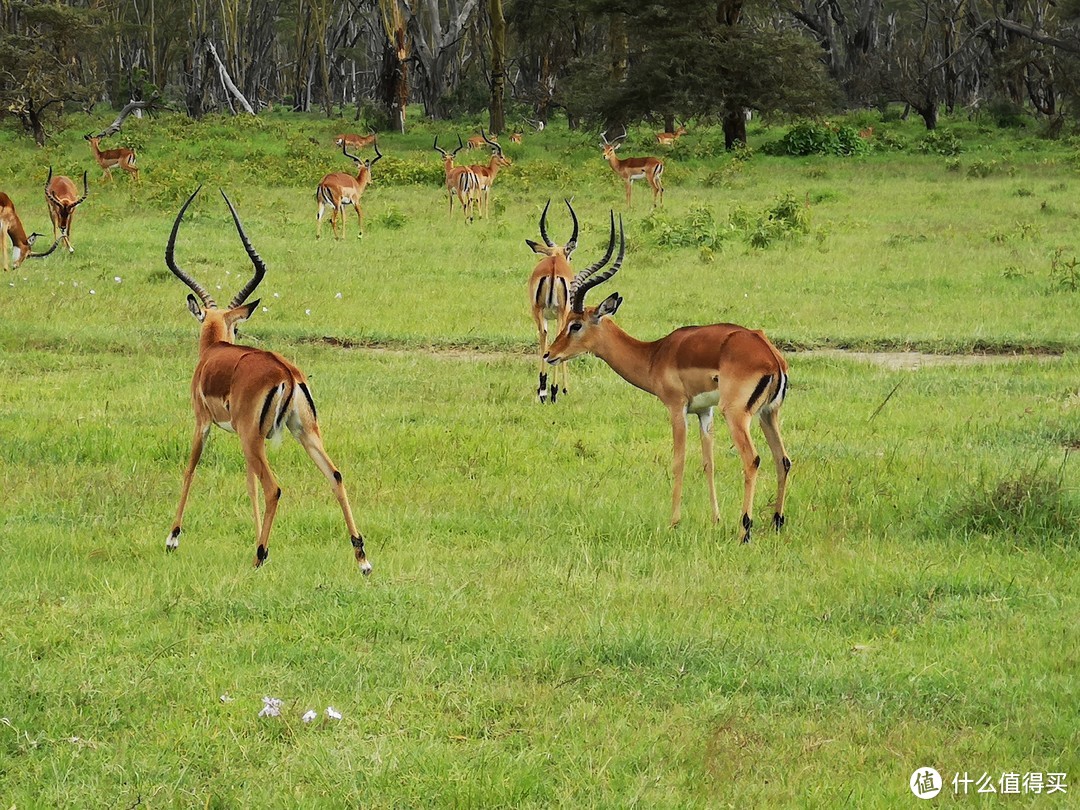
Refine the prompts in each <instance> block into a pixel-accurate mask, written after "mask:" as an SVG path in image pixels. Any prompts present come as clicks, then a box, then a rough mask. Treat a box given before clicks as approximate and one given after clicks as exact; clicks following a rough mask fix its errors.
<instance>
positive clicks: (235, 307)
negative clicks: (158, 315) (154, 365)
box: [165, 186, 371, 574]
mask: <svg viewBox="0 0 1080 810" xmlns="http://www.w3.org/2000/svg"><path fill="white" fill-rule="evenodd" d="M199 188H200V189H201V188H202V187H201V186H200V187H199ZM198 193H199V189H195V194H192V195H191V196H190V197H189V198H188V201H187V202H186V203H184V207H183V208H181V209H180V213H179V214H177V216H176V221H175V222H174V223H173V227H172V233H171V234H170V235H169V244H168V247H166V249H165V263H166V264H167V265H168V266H169V269H170V270H172V271H173V273H174V274H175V275H176V277H177V278H178V279H180V280H181V281H182V282H184V283H185V284H186V285H187V286H188V287H190V288H191V290H192V292H193V293H194V295H192V294H188V297H187V302H188V309H189V310H191V314H192V315H194V316H195V318H196V319H197V320H198V321H199V323H201V324H202V328H201V331H200V334H199V362H198V365H196V366H195V375H194V377H192V379H191V405H192V408H193V409H194V410H195V438H194V440H193V441H192V445H191V459H190V461H188V465H187V470H186V471H185V472H184V483H183V486H182V487H181V490H180V506H179V507H178V508H177V510H176V520H175V521H174V522H173V528H172V531H170V532H169V536H168V537H167V538H166V540H165V548H166V550H167V551H174V550H175V549H177V548H178V547H179V545H180V530H181V522H182V520H183V517H184V506H185V505H186V503H187V498H188V492H189V490H190V488H191V479H192V477H193V476H194V475H195V468H196V466H198V463H199V458H200V457H201V456H202V452H203V447H204V445H205V443H206V438H207V435H208V434H209V433H210V427H211V425H215V424H216V425H217V426H218V427H220V428H224V429H225V430H227V431H229V432H231V433H236V434H237V435H238V436H239V437H240V444H241V446H242V447H243V449H244V459H245V460H246V461H247V489H248V496H249V497H250V498H251V509H252V513H253V514H254V517H255V533H256V536H257V537H258V547H257V549H256V552H255V567H256V568H257V567H259V566H260V565H262V564H263V563H264V562H265V561H266V557H267V555H268V554H269V551H268V549H269V544H270V529H271V528H272V527H273V525H274V516H275V515H276V514H277V507H278V501H279V500H280V499H281V488H280V487H279V486H278V483H277V479H276V478H275V477H274V473H273V472H272V471H271V469H270V463H269V462H268V461H267V458H266V440H267V439H270V438H273V437H275V436H277V435H278V434H279V433H281V431H282V429H284V428H288V429H289V431H290V432H291V433H292V434H293V436H295V437H296V439H297V441H299V442H300V444H301V445H302V446H303V448H304V450H306V451H307V454H308V455H309V456H310V457H311V460H312V461H313V462H315V466H316V467H318V468H319V470H321V471H322V473H323V475H325V476H326V477H327V479H328V480H329V481H330V486H331V487H333V489H334V495H336V496H337V499H338V503H339V504H341V511H342V512H343V513H344V515H345V526H346V527H347V528H348V530H349V538H350V540H351V541H352V546H353V549H354V553H355V556H356V562H357V564H359V566H360V570H361V571H362V572H363V573H364V574H369V573H371V564H370V563H368V561H367V557H366V556H365V554H364V538H363V537H361V535H360V532H359V531H357V529H356V523H355V522H354V521H353V516H352V509H351V508H350V507H349V499H348V496H347V495H346V494H345V485H344V484H343V483H342V482H341V473H340V472H338V469H337V467H336V466H334V462H333V461H331V460H330V457H329V456H328V455H327V454H326V450H324V449H323V443H322V435H321V434H320V432H319V425H318V422H317V421H316V416H315V401H314V400H313V399H312V398H311V391H310V390H309V389H308V385H307V379H306V378H305V377H304V372H302V371H301V370H300V369H299V368H297V367H296V366H294V365H293V364H292V363H290V362H289V361H288V360H286V359H285V358H284V357H282V356H281V355H280V354H277V353H276V352H269V351H265V350H263V349H255V348H252V347H250V346H238V345H236V343H235V340H236V326H237V324H239V323H241V322H242V321H246V320H247V319H248V318H250V317H251V314H252V313H253V312H254V311H255V309H256V308H257V307H258V305H259V302H258V300H255V301H252V302H251V303H249V304H245V303H244V301H246V300H247V297H248V296H249V295H251V294H252V293H253V292H254V291H255V288H256V287H258V286H259V282H261V281H262V279H263V276H264V275H265V274H266V265H265V264H264V263H263V260H262V259H261V258H260V257H259V254H258V253H256V252H255V248H253V247H252V246H251V242H249V241H248V238H247V235H246V234H245V233H244V228H243V226H242V225H241V224H240V218H239V216H237V213H236V209H235V208H233V205H232V203H231V202H229V198H228V197H225V192H224V191H223V192H221V196H222V197H225V202H226V204H227V205H228V206H229V211H230V213H232V218H233V222H234V223H236V230H237V232H238V233H239V234H240V241H241V242H243V244H244V250H246V251H247V254H248V257H249V258H250V259H251V263H252V265H254V267H255V273H254V275H253V276H252V278H251V280H250V281H249V282H248V283H247V284H245V285H244V286H243V287H242V288H241V289H240V291H239V292H238V293H237V294H236V295H235V296H234V297H233V299H232V301H230V302H229V305H228V307H227V308H225V309H220V308H219V307H218V305H217V304H216V303H214V299H213V298H211V297H210V294H209V293H208V292H207V291H206V288H205V287H203V286H202V285H201V284H199V283H198V282H197V281H195V279H193V278H192V277H191V276H189V275H188V274H187V273H185V272H184V271H183V270H181V269H180V267H178V266H177V264H176V261H175V259H174V258H173V249H174V248H175V246H176V234H177V231H178V230H179V229H180V221H181V220H182V219H183V218H184V212H185V211H187V208H188V206H189V205H191V201H192V200H194V199H195V195H196V194H198ZM196 296H198V298H196ZM256 482H258V483H260V484H262V491H263V501H264V503H265V505H266V515H265V516H264V517H261V518H260V516H259V498H258V494H257V492H256V488H255V487H256Z"/></svg>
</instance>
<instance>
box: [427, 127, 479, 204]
mask: <svg viewBox="0 0 1080 810" xmlns="http://www.w3.org/2000/svg"><path fill="white" fill-rule="evenodd" d="M432 148H433V149H434V150H435V151H436V152H438V153H439V154H440V155H442V157H443V171H444V172H445V173H446V192H447V194H449V195H450V212H449V213H450V215H451V216H453V214H454V197H455V195H456V196H457V198H458V202H460V203H461V210H462V212H463V213H464V214H465V219H466V220H469V219H472V217H471V216H470V214H469V209H470V208H475V203H476V195H477V180H476V175H475V174H473V173H472V172H471V171H470V170H469V167H468V166H455V165H454V158H455V157H457V153H458V152H460V151H461V150H462V149H464V148H465V145H464V144H463V143H462V142H461V136H460V135H459V136H458V148H457V149H455V150H454V151H453V152H447V151H446V150H445V149H442V148H441V147H440V146H439V136H438V135H436V136H435V144H434V146H432Z"/></svg>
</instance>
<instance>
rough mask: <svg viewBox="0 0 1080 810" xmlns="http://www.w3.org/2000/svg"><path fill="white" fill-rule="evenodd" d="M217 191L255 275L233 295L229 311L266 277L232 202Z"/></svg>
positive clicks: (263, 265) (239, 303) (263, 266)
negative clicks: (234, 224) (230, 217)
mask: <svg viewBox="0 0 1080 810" xmlns="http://www.w3.org/2000/svg"><path fill="white" fill-rule="evenodd" d="M218 191H221V196H222V197H224V198H225V204H226V205H227V206H229V213H230V214H232V218H233V222H234V223H236V232H237V233H238V234H240V241H241V242H243V243H244V250H246V251H247V255H248V258H249V259H251V263H252V264H253V265H254V266H255V274H254V275H253V276H252V277H251V281H249V282H248V283H247V284H245V285H244V286H243V287H241V288H240V292H238V293H237V294H236V295H234V296H233V299H232V301H230V302H229V309H232V308H233V307H238V306H240V305H241V304H242V303H244V302H245V301H246V300H247V297H248V296H249V295H251V294H252V293H253V292H255V288H256V287H258V286H259V283H260V282H261V281H262V280H263V276H265V275H266V263H265V262H264V261H263V260H262V259H261V258H260V257H259V254H258V253H256V252H255V248H253V247H252V246H251V242H250V241H249V240H248V238H247V234H246V233H244V226H243V225H241V224H240V216H239V215H238V214H237V213H236V209H235V208H233V204H232V201H231V200H230V199H229V197H228V195H227V194H226V193H225V192H224V191H222V190H221V189H218Z"/></svg>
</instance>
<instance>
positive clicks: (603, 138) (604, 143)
mask: <svg viewBox="0 0 1080 810" xmlns="http://www.w3.org/2000/svg"><path fill="white" fill-rule="evenodd" d="M624 140H626V130H623V134H622V135H620V136H619V137H618V138H616V139H615V140H614V141H608V139H607V132H602V133H600V148H601V149H603V152H604V159H605V160H607V162H608V164H609V165H610V166H611V170H612V171H613V172H615V174H617V175H619V177H621V178H622V179H623V182H624V183H626V207H627V208H629V207H630V189H631V187H632V186H633V184H634V181H635V180H642V179H644V180H646V181H647V182H648V184H649V185H650V186H652V190H653V207H654V208H655V207H656V203H657V200H659V201H660V205H663V204H664V186H663V185H662V184H661V182H660V176H661V175H662V174H663V173H664V161H662V160H660V158H654V157H637V158H623V159H622V160H620V159H619V158H617V157H616V156H615V150H616V149H618V148H619V147H620V146H622V145H623V141H624Z"/></svg>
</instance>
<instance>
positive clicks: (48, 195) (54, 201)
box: [45, 166, 61, 205]
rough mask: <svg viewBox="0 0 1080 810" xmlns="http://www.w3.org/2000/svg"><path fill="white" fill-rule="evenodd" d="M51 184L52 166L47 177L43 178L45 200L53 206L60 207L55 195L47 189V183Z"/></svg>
mask: <svg viewBox="0 0 1080 810" xmlns="http://www.w3.org/2000/svg"><path fill="white" fill-rule="evenodd" d="M51 182H52V166H50V167H49V176H48V177H46V178H45V199H46V200H48V201H49V202H51V203H52V204H53V205H60V204H61V203H60V201H59V200H58V199H56V195H55V194H53V193H52V191H51V190H50V189H49V183H51Z"/></svg>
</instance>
